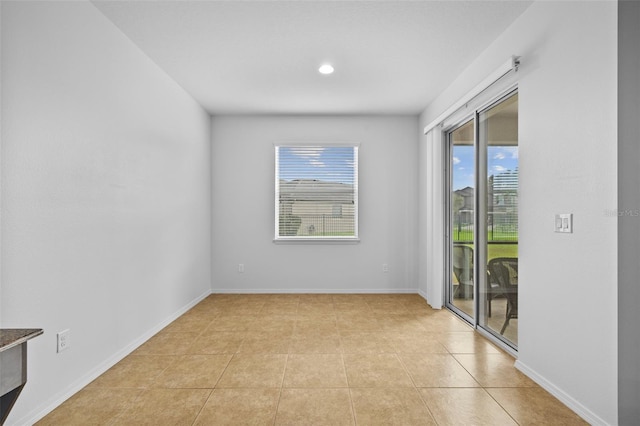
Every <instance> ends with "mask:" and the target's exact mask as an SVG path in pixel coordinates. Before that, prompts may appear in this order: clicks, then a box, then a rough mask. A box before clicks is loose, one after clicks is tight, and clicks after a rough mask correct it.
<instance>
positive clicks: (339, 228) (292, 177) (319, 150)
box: [275, 144, 358, 241]
mask: <svg viewBox="0 0 640 426" xmlns="http://www.w3.org/2000/svg"><path fill="white" fill-rule="evenodd" d="M275 154H276V177H275V184H276V185H275V186H276V191H275V193H276V196H275V239H276V240H346V241H348V240H357V239H358V146H357V145H353V144H350V145H335V144H315V145H277V146H276V147H275Z"/></svg>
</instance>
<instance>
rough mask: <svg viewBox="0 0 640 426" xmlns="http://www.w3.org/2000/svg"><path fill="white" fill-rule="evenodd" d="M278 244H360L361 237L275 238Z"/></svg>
mask: <svg viewBox="0 0 640 426" xmlns="http://www.w3.org/2000/svg"><path fill="white" fill-rule="evenodd" d="M273 242H274V243H276V244H358V243H359V242H360V238H331V237H327V238H304V237H301V238H274V239H273Z"/></svg>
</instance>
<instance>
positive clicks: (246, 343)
mask: <svg viewBox="0 0 640 426" xmlns="http://www.w3.org/2000/svg"><path fill="white" fill-rule="evenodd" d="M290 344H291V337H287V336H283V335H280V334H269V333H259V334H254V333H248V334H247V335H246V336H245V338H244V340H243V342H242V344H241V345H240V348H239V349H238V353H243V354H244V353H249V354H286V353H289V346H290Z"/></svg>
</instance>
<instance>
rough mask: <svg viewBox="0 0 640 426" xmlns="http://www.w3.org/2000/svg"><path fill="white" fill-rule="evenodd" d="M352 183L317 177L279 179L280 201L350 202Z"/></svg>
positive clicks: (351, 198) (351, 200) (352, 197)
mask: <svg viewBox="0 0 640 426" xmlns="http://www.w3.org/2000/svg"><path fill="white" fill-rule="evenodd" d="M353 199H354V189H353V185H349V184H346V183H340V182H326V181H321V180H317V179H295V180H291V181H286V180H280V201H292V202H293V201H320V202H328V201H330V202H333V203H342V204H347V203H348V204H351V203H353Z"/></svg>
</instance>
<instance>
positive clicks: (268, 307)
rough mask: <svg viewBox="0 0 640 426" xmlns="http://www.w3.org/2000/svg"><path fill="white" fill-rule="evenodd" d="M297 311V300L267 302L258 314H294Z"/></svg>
mask: <svg viewBox="0 0 640 426" xmlns="http://www.w3.org/2000/svg"><path fill="white" fill-rule="evenodd" d="M297 313H298V302H297V301H295V302H267V303H265V304H264V306H263V307H262V309H261V310H260V315H281V316H294V315H296V314H297Z"/></svg>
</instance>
